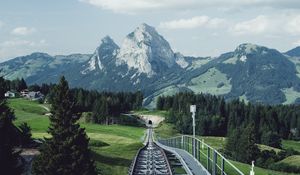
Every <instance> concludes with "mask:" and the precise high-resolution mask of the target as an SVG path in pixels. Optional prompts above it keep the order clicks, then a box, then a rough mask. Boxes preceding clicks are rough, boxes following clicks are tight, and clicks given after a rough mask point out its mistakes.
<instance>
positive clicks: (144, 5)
mask: <svg viewBox="0 0 300 175" xmlns="http://www.w3.org/2000/svg"><path fill="white" fill-rule="evenodd" d="M79 1H81V2H85V3H88V4H90V5H93V6H96V7H100V8H102V9H105V10H111V11H113V12H116V13H137V12H142V11H149V10H162V9H163V10H166V9H167V10H191V9H196V10H201V9H204V8H214V9H215V8H251V7H256V8H264V7H270V8H281V9H287V8H288V9H291V8H292V9H299V8H300V1H299V0H226V1H224V0H126V1H125V0H79Z"/></svg>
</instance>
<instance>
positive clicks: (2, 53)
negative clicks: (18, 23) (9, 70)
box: [0, 38, 47, 62]
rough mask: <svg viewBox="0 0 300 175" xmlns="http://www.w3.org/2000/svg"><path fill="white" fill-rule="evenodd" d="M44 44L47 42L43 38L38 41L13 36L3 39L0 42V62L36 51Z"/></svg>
mask: <svg viewBox="0 0 300 175" xmlns="http://www.w3.org/2000/svg"><path fill="white" fill-rule="evenodd" d="M46 45H47V42H46V41H45V40H44V39H42V40H40V41H31V40H23V39H18V38H15V39H12V40H7V41H4V42H2V43H0V58H1V59H0V62H2V61H5V60H7V59H9V58H14V57H16V56H19V55H25V54H30V53H32V52H36V51H37V50H39V49H40V48H43V46H46Z"/></svg>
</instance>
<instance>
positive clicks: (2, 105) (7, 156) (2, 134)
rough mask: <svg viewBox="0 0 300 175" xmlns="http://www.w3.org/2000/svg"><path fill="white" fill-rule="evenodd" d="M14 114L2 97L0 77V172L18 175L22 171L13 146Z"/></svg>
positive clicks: (2, 89)
mask: <svg viewBox="0 0 300 175" xmlns="http://www.w3.org/2000/svg"><path fill="white" fill-rule="evenodd" d="M13 119H14V114H13V112H12V110H11V109H10V108H9V107H8V106H7V104H6V100H5V98H4V79H3V78H2V77H0V173H1V174H9V175H18V174H21V173H22V171H23V166H22V163H21V158H20V156H19V152H18V151H15V150H14V148H15V146H16V143H15V142H14V139H15V137H16V135H15V134H16V133H15V131H16V130H15V129H16V128H15V126H14V125H13V123H12V121H13Z"/></svg>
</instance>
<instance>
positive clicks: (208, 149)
mask: <svg viewBox="0 0 300 175" xmlns="http://www.w3.org/2000/svg"><path fill="white" fill-rule="evenodd" d="M209 169H210V148H209V147H207V170H208V172H210V171H209Z"/></svg>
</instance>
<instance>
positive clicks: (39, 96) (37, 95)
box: [25, 91, 44, 100]
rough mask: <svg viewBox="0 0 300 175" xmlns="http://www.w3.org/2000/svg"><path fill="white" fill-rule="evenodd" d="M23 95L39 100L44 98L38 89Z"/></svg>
mask: <svg viewBox="0 0 300 175" xmlns="http://www.w3.org/2000/svg"><path fill="white" fill-rule="evenodd" d="M25 97H26V98H28V99H30V100H41V99H43V98H44V95H43V94H42V93H41V92H40V91H37V92H34V91H31V92H29V93H28V94H26V95H25Z"/></svg>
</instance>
